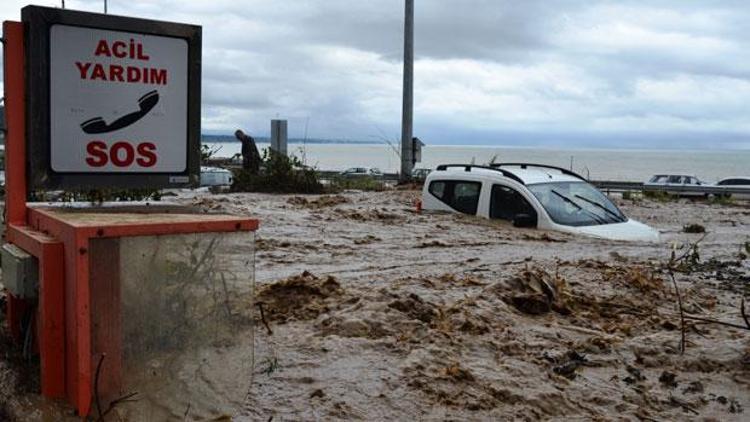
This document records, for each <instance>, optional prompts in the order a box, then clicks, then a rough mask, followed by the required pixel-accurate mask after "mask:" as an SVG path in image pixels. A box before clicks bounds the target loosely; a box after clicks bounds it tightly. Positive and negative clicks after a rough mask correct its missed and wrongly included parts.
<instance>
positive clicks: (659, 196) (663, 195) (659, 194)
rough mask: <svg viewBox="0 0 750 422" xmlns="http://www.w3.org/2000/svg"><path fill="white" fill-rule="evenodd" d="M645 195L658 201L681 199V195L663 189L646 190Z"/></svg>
mask: <svg viewBox="0 0 750 422" xmlns="http://www.w3.org/2000/svg"><path fill="white" fill-rule="evenodd" d="M643 196H644V197H646V198H649V199H652V200H654V201H657V202H670V201H675V200H677V199H679V196H677V195H671V194H669V193H667V192H664V191H661V190H644V191H643Z"/></svg>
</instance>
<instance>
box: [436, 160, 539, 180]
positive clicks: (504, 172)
mask: <svg viewBox="0 0 750 422" xmlns="http://www.w3.org/2000/svg"><path fill="white" fill-rule="evenodd" d="M452 167H463V168H464V171H471V169H484V170H492V171H497V172H499V173H501V174H502V175H503V176H505V177H507V178H509V179H513V180H515V181H516V182H518V183H520V184H522V185H525V183H524V182H523V180H521V178H520V177H518V176H516V175H515V174H513V173H512V172H510V171H507V170H503V169H500V168H495V167H489V166H480V165H477V164H440V165H439V166H437V167H435V170H436V171H445V170H447V169H448V168H452Z"/></svg>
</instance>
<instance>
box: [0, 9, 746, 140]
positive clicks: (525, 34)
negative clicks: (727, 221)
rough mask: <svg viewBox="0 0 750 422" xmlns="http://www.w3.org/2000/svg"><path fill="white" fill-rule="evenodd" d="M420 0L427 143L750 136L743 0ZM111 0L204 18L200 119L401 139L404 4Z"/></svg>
mask: <svg viewBox="0 0 750 422" xmlns="http://www.w3.org/2000/svg"><path fill="white" fill-rule="evenodd" d="M66 3H67V4H68V6H69V7H71V8H77V9H83V10H95V11H99V10H100V9H101V2H100V1H90V0H79V1H71V0H68V1H67V2H66ZM416 3H417V5H416V21H417V23H416V25H417V26H416V36H417V40H416V45H417V74H416V78H417V79H416V90H415V96H416V98H415V100H416V109H415V127H416V129H417V131H418V132H419V133H424V134H429V136H430V137H431V138H432V139H430V140H431V141H437V142H456V141H463V140H464V139H472V140H475V139H478V137H481V138H482V139H491V138H492V137H493V136H495V138H496V139H498V140H499V141H502V140H504V139H506V138H507V137H508V136H506V135H507V134H509V133H510V134H516V133H524V134H528V136H526V135H524V139H527V138H529V137H533V136H535V135H534V134H536V136H537V137H538V139H554V138H555V137H558V138H560V139H582V138H585V139H587V140H591V139H594V138H596V139H600V142H602V143H606V142H607V139H615V138H618V136H620V135H621V134H624V133H628V134H632V133H639V134H641V135H642V136H644V137H647V136H646V135H644V134H647V135H648V136H659V137H663V136H669V134H670V133H672V134H674V136H675V137H677V136H682V137H688V138H691V139H695V140H696V142H698V140H699V139H703V138H702V137H704V136H715V137H716V138H717V139H726V145H727V146H737V145H742V142H746V143H745V144H746V145H748V146H749V147H750V141H747V140H748V139H750V119H748V117H750V116H748V109H749V107H748V106H750V100H748V98H750V97H749V96H748V94H750V36H749V35H750V29H748V27H747V25H746V22H747V21H748V20H750V8H748V7H747V5H746V2H745V1H734V0H727V1H718V0H708V1H702V2H685V1H681V0H654V1H649V2H642V1H635V0H625V1H617V2H614V1H606V0H601V1H584V0H559V1H544V0H528V1H523V2H519V1H510V0H417V2H416ZM24 4H25V2H23V1H20V0H10V1H4V2H3V4H0V17H2V19H18V16H19V12H18V11H19V10H20V8H21V7H22V6H23V5H24ZM41 4H43V5H49V6H54V5H57V4H58V2H53V1H42V2H41ZM109 4H110V12H111V13H116V14H123V15H133V16H139V17H145V18H156V19H162V20H175V21H181V22H189V23H195V24H200V25H202V26H203V30H204V57H203V75H204V79H203V99H204V105H203V115H204V118H203V127H204V129H206V130H209V131H230V130H233V129H234V128H235V127H238V126H243V127H246V128H249V129H251V130H253V131H255V132H258V133H261V134H263V133H266V132H267V130H268V129H267V127H268V120H269V119H271V118H275V117H277V116H278V117H286V118H289V120H290V131H291V133H292V135H295V136H300V135H301V133H302V131H303V130H304V125H305V122H307V121H308V120H309V122H310V125H309V126H310V135H311V136H317V137H335V138H358V139H372V138H373V137H382V136H383V135H382V133H386V134H393V135H392V136H394V137H395V136H397V134H398V127H399V124H400V115H401V109H400V88H401V87H400V84H401V54H402V53H401V51H402V50H401V49H402V45H403V39H402V31H403V1H402V0H381V1H377V2H371V1H351V0H348V1H347V0H305V1H302V0H299V1H287V2H278V1H270V0H249V1H243V2H237V1H232V0H214V1H210V2H209V1H184V0H181V1H178V0H161V1H159V2H154V1H148V0H130V1H127V2H125V1H117V0H110V2H109ZM462 134H463V135H462ZM493 134H494V135H493ZM571 134H574V135H571ZM618 134H619V135H618ZM690 134H694V136H691V135H690ZM712 134H713V135H712ZM480 135H481V136H480ZM511 137H512V136H511ZM743 139H745V140H746V141H742V140H743ZM467 142H469V141H467ZM587 142H589V141H587ZM591 142H593V141H591Z"/></svg>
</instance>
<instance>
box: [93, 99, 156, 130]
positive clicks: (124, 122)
mask: <svg viewBox="0 0 750 422" xmlns="http://www.w3.org/2000/svg"><path fill="white" fill-rule="evenodd" d="M158 103H159V92H158V91H156V90H154V91H151V92H148V93H146V94H145V95H144V96H142V97H141V98H139V99H138V108H139V110H138V111H134V112H132V113H129V114H126V115H124V116H122V117H120V118H119V119H117V120H115V121H114V122H112V123H110V124H107V122H105V121H104V119H102V118H101V117H94V118H93V119H89V120H86V121H85V122H83V123H81V129H83V131H84V132H86V133H89V134H96V133H107V132H114V131H116V130H119V129H122V128H124V127H128V126H130V125H132V124H133V123H135V122H137V121H138V120H140V119H141V118H143V116H145V115H147V114H148V112H149V111H151V109H153V108H154V107H155V106H156V104H158Z"/></svg>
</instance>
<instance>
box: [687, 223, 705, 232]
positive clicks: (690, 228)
mask: <svg viewBox="0 0 750 422" xmlns="http://www.w3.org/2000/svg"><path fill="white" fill-rule="evenodd" d="M682 231H683V232H685V233H705V232H706V228H705V227H703V226H702V225H700V224H695V223H693V224H687V225H685V226H683V227H682Z"/></svg>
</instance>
